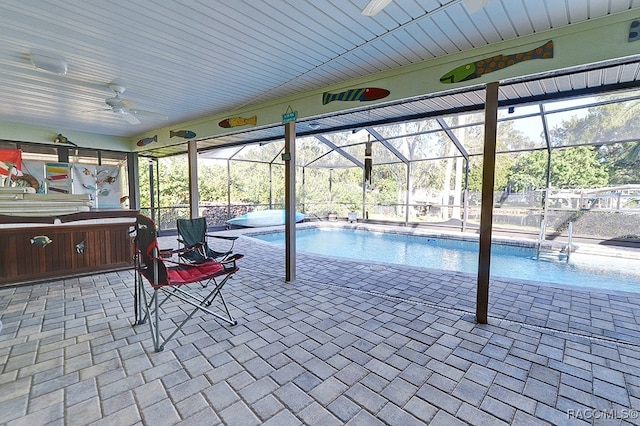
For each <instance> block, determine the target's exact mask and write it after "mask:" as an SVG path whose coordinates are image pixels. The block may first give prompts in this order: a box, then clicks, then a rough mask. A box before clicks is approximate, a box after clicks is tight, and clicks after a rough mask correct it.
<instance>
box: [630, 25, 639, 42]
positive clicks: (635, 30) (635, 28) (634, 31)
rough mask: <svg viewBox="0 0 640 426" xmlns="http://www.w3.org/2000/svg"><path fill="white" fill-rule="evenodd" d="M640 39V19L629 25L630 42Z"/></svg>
mask: <svg viewBox="0 0 640 426" xmlns="http://www.w3.org/2000/svg"><path fill="white" fill-rule="evenodd" d="M636 40H640V21H633V22H631V25H630V26H629V43H631V42H632V41H636Z"/></svg>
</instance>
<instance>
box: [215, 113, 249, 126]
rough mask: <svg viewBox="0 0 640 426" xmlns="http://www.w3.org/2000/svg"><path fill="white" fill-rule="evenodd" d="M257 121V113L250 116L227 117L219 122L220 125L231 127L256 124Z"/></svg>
mask: <svg viewBox="0 0 640 426" xmlns="http://www.w3.org/2000/svg"><path fill="white" fill-rule="evenodd" d="M257 122H258V117H257V116H255V115H254V116H251V117H249V118H242V117H232V118H226V119H224V120H222V121H221V122H219V123H218V126H220V127H224V128H226V129H228V128H229V127H239V126H245V125H247V124H249V125H251V126H255V125H256V123H257Z"/></svg>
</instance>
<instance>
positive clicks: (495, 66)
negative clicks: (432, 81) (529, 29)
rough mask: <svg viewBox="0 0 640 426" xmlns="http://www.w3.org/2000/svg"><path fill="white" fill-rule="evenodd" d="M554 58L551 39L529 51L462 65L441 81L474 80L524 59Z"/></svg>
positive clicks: (441, 78) (447, 82)
mask: <svg viewBox="0 0 640 426" xmlns="http://www.w3.org/2000/svg"><path fill="white" fill-rule="evenodd" d="M549 58H553V41H552V40H549V41H548V42H546V43H545V44H543V45H542V46H540V47H537V48H535V49H531V50H529V51H528V52H521V53H514V54H511V55H496V56H492V57H490V58H484V59H480V60H479V61H475V62H471V63H468V64H465V65H461V66H459V67H457V68H455V69H453V70H451V71H449V72H448V73H446V74H444V75H443V76H442V77H440V82H441V83H445V84H449V83H459V82H461V81H467V80H473V79H474V78H479V77H482V76H483V75H485V74H489V73H490V72H494V71H497V70H501V69H503V68H507V67H510V66H512V65H515V64H518V63H520V62H524V61H530V60H532V59H549Z"/></svg>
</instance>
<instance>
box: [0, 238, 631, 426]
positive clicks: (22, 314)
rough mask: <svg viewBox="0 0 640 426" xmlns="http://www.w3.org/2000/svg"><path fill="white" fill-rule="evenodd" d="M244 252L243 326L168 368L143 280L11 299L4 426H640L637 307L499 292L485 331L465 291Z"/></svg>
mask: <svg viewBox="0 0 640 426" xmlns="http://www.w3.org/2000/svg"><path fill="white" fill-rule="evenodd" d="M236 252H240V253H244V254H245V259H243V260H242V261H241V264H240V266H241V270H240V271H239V272H238V273H237V274H236V275H235V277H234V278H233V279H232V280H231V281H230V282H229V283H228V285H227V287H226V288H225V290H226V291H225V296H226V298H227V301H228V302H229V303H230V304H231V305H232V306H231V310H232V313H233V315H234V316H235V317H236V319H237V320H238V322H239V324H238V325H237V326H234V327H230V326H227V325H221V324H219V323H217V322H216V321H215V320H213V319H209V318H206V317H204V316H202V315H200V314H198V316H197V317H196V318H195V319H193V320H192V321H191V322H190V323H189V324H188V325H187V326H186V327H185V328H184V329H183V330H182V332H181V334H180V337H179V338H178V339H177V340H174V341H172V342H170V343H168V344H167V347H166V349H165V350H164V351H163V352H160V353H156V352H154V351H153V345H152V343H151V338H150V336H149V330H148V327H147V326H146V325H138V326H135V327H133V326H132V322H133V300H132V292H133V282H134V281H133V274H132V272H131V271H121V272H112V273H107V274H99V275H93V276H87V277H81V278H74V279H68V280H63V281H55V282H50V283H46V284H37V285H32V286H23V287H17V288H9V289H2V290H0V320H1V321H2V323H3V326H4V327H3V329H2V331H1V332H0V423H2V424H8V425H29V426H32V425H45V424H54V425H55V424H60V425H85V424H105V425H128V424H148V425H173V424H192V425H215V424H227V425H242V426H246V425H257V424H265V425H277V426H283V425H297V424H308V425H342V424H348V425H376V424H390V425H403V426H404V425H411V424H431V425H455V424H477V425H499V424H516V425H520V424H524V425H536V424H553V425H562V424H570V425H574V424H593V423H595V424H640V418H639V417H640V295H639V294H624V293H616V294H614V293H610V294H607V293H605V292H600V291H593V292H588V291H579V290H576V289H572V288H561V287H557V286H556V287H548V286H544V285H532V284H531V283H526V282H514V281H509V282H507V281H502V280H492V283H491V293H490V308H489V314H490V318H489V324H486V325H481V324H477V323H476V322H475V314H474V313H475V277H474V276H471V275H468V274H458V273H450V272H443V271H437V270H428V269H420V268H409V267H397V266H393V265H386V264H382V263H368V264H365V263H360V262H355V261H349V260H344V259H335V258H327V257H321V256H313V255H303V254H300V255H299V256H298V261H297V265H298V267H297V280H296V281H295V282H292V283H286V282H284V280H283V277H284V251H283V250H280V249H274V248H273V247H272V246H271V245H266V244H265V243H261V242H257V241H255V240H252V239H248V238H241V239H239V240H238V242H237V243H236ZM165 310H166V311H168V312H171V316H172V318H175V319H176V320H178V319H179V318H180V315H181V311H180V309H179V308H178V307H177V305H175V304H173V305H170V306H166V307H165ZM614 417H615V418H614Z"/></svg>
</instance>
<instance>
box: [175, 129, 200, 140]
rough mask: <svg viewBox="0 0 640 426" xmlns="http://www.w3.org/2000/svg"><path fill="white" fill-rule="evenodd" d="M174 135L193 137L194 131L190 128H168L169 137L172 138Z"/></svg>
mask: <svg viewBox="0 0 640 426" xmlns="http://www.w3.org/2000/svg"><path fill="white" fill-rule="evenodd" d="M174 136H178V137H179V138H185V139H193V138H195V137H196V132H192V131H191V130H170V131H169V137H170V138H172V137H174Z"/></svg>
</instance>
